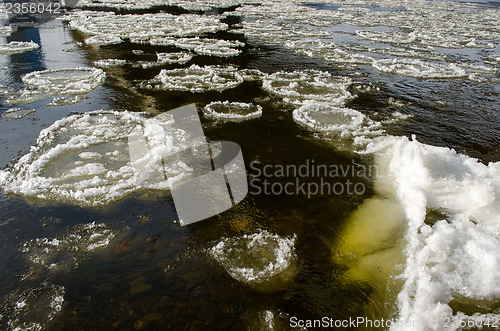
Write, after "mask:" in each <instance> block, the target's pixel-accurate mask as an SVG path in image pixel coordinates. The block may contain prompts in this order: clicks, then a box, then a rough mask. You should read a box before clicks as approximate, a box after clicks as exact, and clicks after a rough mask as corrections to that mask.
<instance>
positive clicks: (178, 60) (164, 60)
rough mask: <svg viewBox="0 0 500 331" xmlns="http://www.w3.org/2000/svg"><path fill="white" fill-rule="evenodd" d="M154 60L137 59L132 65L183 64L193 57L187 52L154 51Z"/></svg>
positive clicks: (158, 65)
mask: <svg viewBox="0 0 500 331" xmlns="http://www.w3.org/2000/svg"><path fill="white" fill-rule="evenodd" d="M156 57H157V60H156V61H154V62H153V61H139V62H138V63H136V64H135V65H134V66H136V67H138V66H140V67H142V68H143V69H146V68H154V67H160V66H163V65H165V64H184V63H187V62H189V61H191V59H192V58H193V55H192V54H190V53H187V52H173V53H156Z"/></svg>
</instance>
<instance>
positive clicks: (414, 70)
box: [372, 59, 467, 79]
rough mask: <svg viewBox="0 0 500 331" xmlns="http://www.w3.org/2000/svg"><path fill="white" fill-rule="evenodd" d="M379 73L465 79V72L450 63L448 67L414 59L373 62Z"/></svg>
mask: <svg viewBox="0 0 500 331" xmlns="http://www.w3.org/2000/svg"><path fill="white" fill-rule="evenodd" d="M372 65H373V67H374V68H375V69H377V70H378V71H380V72H383V73H389V74H396V75H401V76H408V77H414V78H437V79H440V78H459V77H467V73H466V71H465V70H464V69H463V68H461V67H460V66H458V65H456V64H454V63H451V64H448V65H445V64H440V63H433V62H426V61H421V60H416V59H392V60H391V59H383V60H376V61H374V62H373V64H372Z"/></svg>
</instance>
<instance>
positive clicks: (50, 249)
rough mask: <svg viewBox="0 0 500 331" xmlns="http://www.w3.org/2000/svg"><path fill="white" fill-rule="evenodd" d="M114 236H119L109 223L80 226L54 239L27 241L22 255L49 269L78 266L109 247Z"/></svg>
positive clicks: (23, 246)
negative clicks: (86, 258)
mask: <svg viewBox="0 0 500 331" xmlns="http://www.w3.org/2000/svg"><path fill="white" fill-rule="evenodd" d="M115 236H116V233H115V232H114V231H113V230H112V229H111V228H110V227H109V226H107V225H106V224H103V223H97V224H96V223H95V222H92V223H88V224H79V225H75V226H74V227H73V228H72V229H70V230H68V231H66V233H64V234H61V235H59V236H56V237H54V238H50V239H49V238H37V239H33V240H30V241H27V242H25V243H24V244H23V245H22V247H21V252H23V253H25V254H26V255H27V257H28V260H29V261H30V262H31V263H33V264H34V265H39V266H42V267H45V268H47V269H51V270H55V269H58V268H60V267H61V266H66V267H73V266H74V267H77V266H78V264H79V263H80V261H81V260H82V259H83V258H85V256H86V254H88V253H91V252H94V251H96V250H98V249H101V248H105V247H107V246H108V245H109V243H110V242H111V240H113V238H114V237H115Z"/></svg>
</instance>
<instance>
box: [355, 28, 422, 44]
mask: <svg viewBox="0 0 500 331" xmlns="http://www.w3.org/2000/svg"><path fill="white" fill-rule="evenodd" d="M356 34H357V35H358V36H360V37H361V38H365V39H368V40H372V41H379V42H384V43H394V44H408V43H411V42H413V41H415V40H416V39H417V36H416V35H415V33H414V32H411V33H403V32H397V31H363V30H357V31H356Z"/></svg>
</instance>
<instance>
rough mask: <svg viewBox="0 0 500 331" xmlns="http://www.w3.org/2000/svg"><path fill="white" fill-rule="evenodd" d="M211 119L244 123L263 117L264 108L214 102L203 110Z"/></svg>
mask: <svg viewBox="0 0 500 331" xmlns="http://www.w3.org/2000/svg"><path fill="white" fill-rule="evenodd" d="M203 113H204V114H205V115H206V116H209V117H215V118H220V119H224V120H231V121H242V120H248V119H252V118H257V117H260V116H262V107H261V106H259V105H254V104H252V103H245V102H229V101H214V102H212V103H210V104H208V105H206V106H205V108H203Z"/></svg>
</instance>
